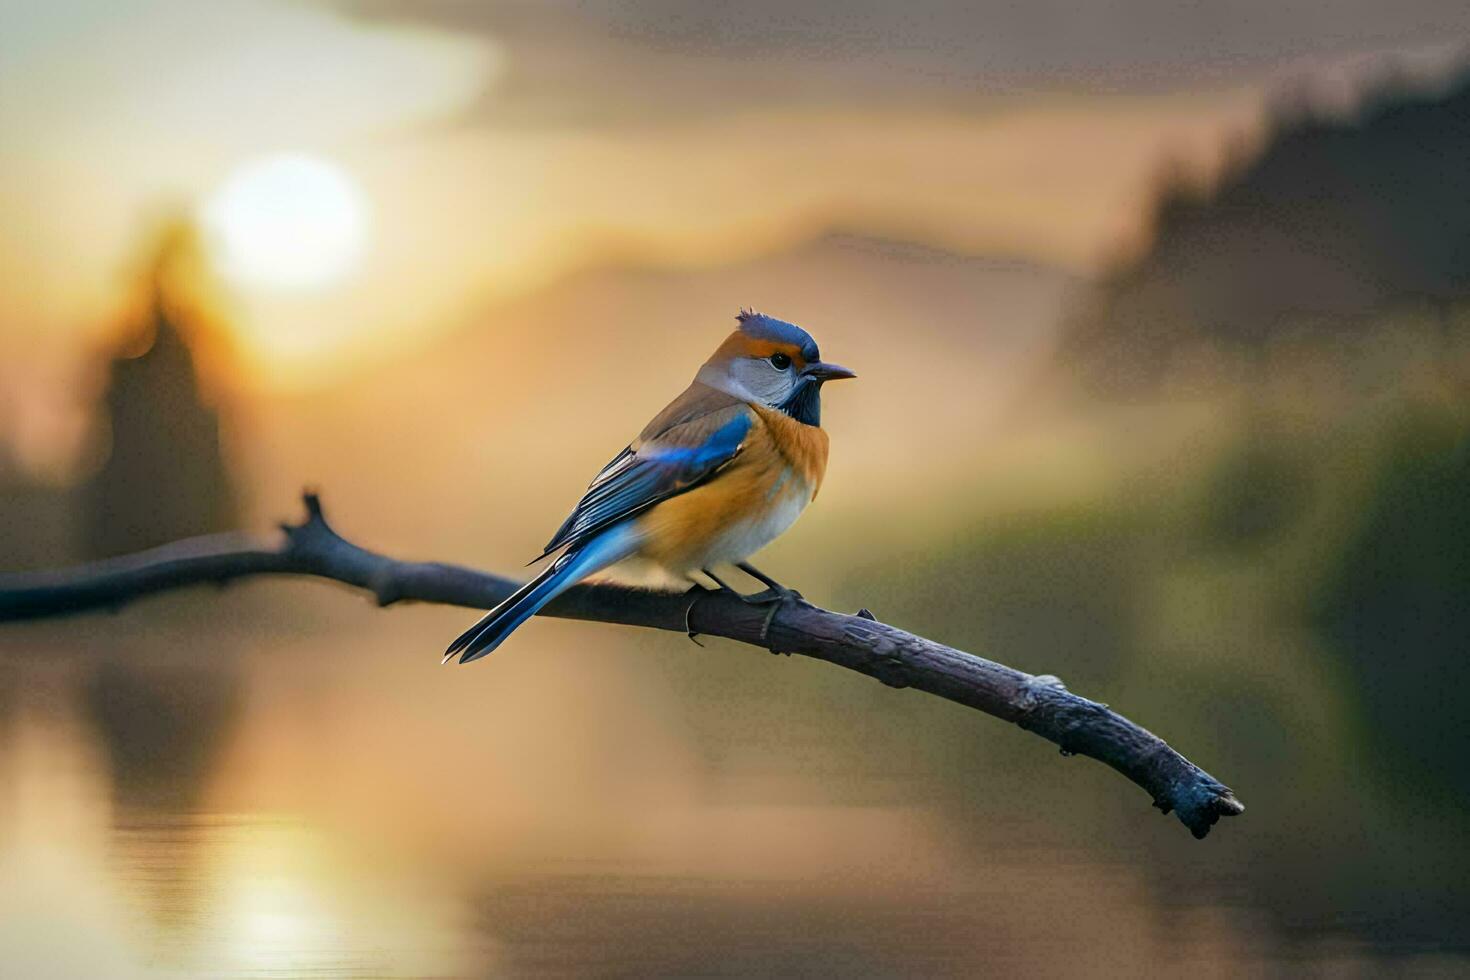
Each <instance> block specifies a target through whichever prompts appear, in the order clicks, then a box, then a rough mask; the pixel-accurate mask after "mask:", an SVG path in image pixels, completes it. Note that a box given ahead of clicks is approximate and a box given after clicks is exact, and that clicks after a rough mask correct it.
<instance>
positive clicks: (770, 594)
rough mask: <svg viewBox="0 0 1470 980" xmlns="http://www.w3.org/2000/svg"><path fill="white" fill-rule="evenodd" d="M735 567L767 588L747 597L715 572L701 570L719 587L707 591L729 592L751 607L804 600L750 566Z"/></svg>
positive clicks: (740, 565) (796, 593) (742, 564)
mask: <svg viewBox="0 0 1470 980" xmlns="http://www.w3.org/2000/svg"><path fill="white" fill-rule="evenodd" d="M735 567H736V568H739V569H740V570H741V571H743V572H745V574H747V575H749V576H751V577H752V578H754V579H758V580H759V581H761V582H763V583H765V585H766V588H765V589H764V590H763V591H761V592H756V593H754V594H752V595H746V594H745V593H744V592H739V591H737V590H736V589H734V588H731V586H730V585H729V583H727V582H726V581H725V580H724V579H722V578H720V577H719V576H718V575H716V574H715V573H714V572H712V571H710V570H709V569H708V568H701V569H700V571H701V572H703V573H704V574H705V575H707V576H709V578H710V580H711V581H712V582H714V583H715V584H716V585H718V586H719V588H718V589H713V590H706V591H714V592H728V593H729V594H730V595H732V596H734V597H735V598H737V599H739V600H740V601H741V602H743V603H746V604H747V605H751V606H765V605H769V604H771V603H773V602H784V601H786V600H787V599H795V600H797V601H801V600H802V596H801V593H800V592H797V591H796V590H795V589H788V588H786V586H784V585H782V584H781V583H779V582H777V581H775V580H774V579H771V578H768V577H766V576H765V575H762V574H760V573H759V572H755V571H753V570H752V569H751V568H750V567H749V566H747V565H745V564H744V563H741V564H739V565H736V566H735Z"/></svg>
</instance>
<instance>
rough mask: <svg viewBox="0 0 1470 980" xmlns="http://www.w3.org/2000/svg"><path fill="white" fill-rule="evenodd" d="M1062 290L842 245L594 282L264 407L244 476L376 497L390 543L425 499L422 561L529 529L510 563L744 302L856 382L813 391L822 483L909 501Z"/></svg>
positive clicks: (1025, 275) (623, 273)
mask: <svg viewBox="0 0 1470 980" xmlns="http://www.w3.org/2000/svg"><path fill="white" fill-rule="evenodd" d="M1075 286H1076V280H1075V279H1074V278H1073V277H1072V276H1070V275H1068V274H1067V273H1065V272H1063V271H1060V270H1058V269H1056V268H1052V267H1047V266H1043V265H1036V264H1033V263H1029V262H1024V261H1017V260H1011V259H997V258H988V257H975V256H964V255H957V254H953V253H950V252H946V251H942V250H937V249H933V248H929V247H926V246H921V245H915V244H910V243H905V242H895V241H887V240H881V239H875V238H869V237H861V236H857V235H851V234H841V233H832V234H826V235H823V236H820V237H817V238H815V239H812V240H809V241H807V242H805V243H803V244H800V245H797V246H796V247H793V248H791V249H789V250H786V251H782V252H778V253H775V254H770V255H765V256H761V257H757V258H754V259H750V260H744V261H740V262H736V263H731V264H729V265H725V266H719V267H714V268H678V267H666V266H665V267H659V266H652V265H644V264H638V263H623V264H606V265H602V266H599V267H596V268H590V269H587V270H584V271H581V272H579V273H576V274H574V275H571V276H569V277H567V278H565V279H563V280H561V281H558V282H556V283H554V284H552V285H550V286H548V287H546V288H543V289H541V290H538V291H535V292H532V293H530V294H527V295H524V296H521V297H519V298H516V299H513V300H511V301H508V302H504V303H498V304H496V305H494V306H491V307H489V308H487V309H484V310H483V311H481V312H478V313H474V314H472V315H469V316H467V317H466V326H465V327H464V328H463V329H461V330H459V331H457V332H452V333H450V334H448V335H446V337H445V339H443V340H442V341H439V342H437V343H436V344H434V345H431V346H429V347H427V348H425V349H423V350H421V351H419V352H417V353H414V354H411V355H408V356H407V357H405V358H404V359H403V360H401V361H397V362H395V363H393V364H392V365H390V366H387V367H384V368H382V369H379V370H376V371H373V372H370V373H367V374H364V375H362V376H359V377H357V378H354V379H352V380H350V381H349V382H347V383H346V384H344V385H341V386H337V387H335V388H333V389H331V390H324V391H319V392H312V393H308V394H303V395H299V396H292V397H280V398H274V399H272V400H271V402H270V403H269V404H268V405H265V406H262V407H260V408H259V409H258V411H259V412H261V413H262V414H261V415H260V416H259V418H258V419H257V420H256V423H257V424H258V425H259V426H260V429H259V430H258V431H256V432H255V434H254V435H253V437H251V438H250V439H248V440H246V442H247V443H248V446H247V451H249V452H251V453H254V454H257V455H258V458H257V460H256V461H254V462H252V463H251V465H250V469H251V471H252V472H253V473H258V474H262V475H263V476H265V477H266V478H267V479H278V480H279V483H278V484H276V485H274V486H272V487H269V488H267V489H266V491H265V492H264V494H263V497H262V499H263V500H264V501H268V502H270V503H271V505H272V506H273V507H275V508H277V510H278V509H279V506H280V503H279V502H280V501H282V500H289V499H290V497H291V495H292V494H293V493H294V492H295V491H296V490H297V489H299V486H300V484H301V482H302V481H303V480H310V481H315V482H319V483H320V484H321V485H322V486H324V487H328V488H332V489H335V488H338V487H341V488H343V489H341V490H340V491H338V494H337V495H338V496H347V495H350V496H352V497H355V498H357V499H358V500H359V501H361V502H362V503H364V504H366V503H368V499H367V495H365V494H364V493H363V491H362V484H363V481H364V480H365V479H371V480H372V481H373V484H374V485H373V494H372V498H373V503H374V504H376V506H374V507H373V510H372V513H371V517H370V518H367V517H365V518H364V519H365V520H368V519H370V520H371V521H372V524H371V525H370V526H373V527H374V528H376V529H379V530H386V531H389V532H391V530H392V528H393V527H394V526H395V525H399V526H402V522H404V521H409V520H413V521H420V522H421V521H423V520H426V519H430V517H429V515H422V514H421V502H422V501H423V500H425V499H430V498H432V499H433V500H434V501H435V502H436V509H437V513H436V514H435V515H432V521H433V523H434V524H435V525H440V524H442V525H443V526H445V527H446V528H450V529H452V530H451V531H449V532H448V533H449V535H450V536H448V537H446V538H445V539H442V540H439V541H437V542H436V544H437V545H439V546H442V547H445V548H447V549H450V550H451V551H453V549H454V548H456V547H457V546H458V547H463V546H464V542H465V533H464V531H465V529H466V528H475V527H479V528H483V529H484V530H485V531H486V532H491V531H495V532H497V533H498V532H499V531H500V530H501V529H500V528H499V527H498V526H495V527H492V526H487V525H486V522H493V521H495V520H496V518H495V516H494V512H495V510H496V504H497V502H501V503H503V504H504V505H505V507H506V508H507V509H512V508H513V509H514V511H515V512H518V513H520V514H521V515H523V516H524V515H526V514H527V511H528V510H534V511H535V519H536V520H537V521H539V522H540V524H539V525H537V526H536V527H535V533H534V534H530V535H529V536H528V537H527V538H526V539H525V541H520V540H519V539H517V541H516V544H515V547H514V548H512V547H511V544H510V542H508V541H507V542H505V543H504V544H503V545H502V546H503V547H505V548H506V549H507V551H506V553H507V554H509V555H512V556H513V555H516V554H519V553H520V551H521V550H524V548H525V547H527V546H532V544H531V541H532V538H537V537H541V536H543V535H541V531H542V530H543V527H542V526H541V525H545V526H547V527H554V526H555V525H556V524H557V523H558V522H559V521H560V519H561V517H562V516H564V515H562V514H561V513H560V512H561V511H562V510H564V509H565V508H566V507H569V506H570V505H571V504H572V503H574V502H575V498H576V495H577V492H578V491H579V490H580V488H581V487H583V486H585V485H586V481H587V480H588V479H589V478H590V477H591V475H592V474H593V473H595V472H596V471H597V469H598V468H599V467H600V466H601V465H602V464H603V463H605V462H606V461H607V458H608V457H610V456H611V455H612V454H613V453H614V452H616V451H617V449H618V448H620V447H621V446H623V445H624V444H625V443H626V442H627V441H628V439H630V438H631V437H632V436H634V435H636V433H637V431H638V429H639V428H640V427H641V426H642V424H643V422H644V421H645V420H646V419H648V418H649V417H651V416H652V415H653V414H654V413H655V412H657V411H658V410H659V409H660V408H661V407H662V406H663V405H664V404H665V403H666V402H667V401H668V400H669V399H670V398H672V397H673V396H674V395H676V394H677V393H678V392H679V391H680V390H682V388H683V387H684V386H685V385H686V384H688V382H689V380H690V379H691V378H692V377H693V374H694V371H695V369H696V368H697V367H698V365H699V364H700V363H701V362H702V361H703V360H704V359H705V358H706V357H707V356H709V353H710V352H711V351H712V350H713V349H714V347H715V346H716V344H717V343H718V342H719V341H720V339H721V338H723V337H724V336H725V334H726V333H728V332H729V331H730V330H733V329H734V327H735V321H734V314H735V312H736V310H737V309H738V308H739V307H741V306H742V305H745V306H753V307H755V308H757V309H760V310H763V311H766V312H769V313H771V314H774V315H777V316H781V317H784V318H787V319H790V320H794V321H795V322H797V323H800V324H802V325H804V326H806V327H808V328H809V329H810V330H811V331H812V333H813V334H814V335H815V336H816V337H817V339H818V341H819V342H820V343H821V346H822V353H823V355H824V356H826V357H828V358H830V359H832V360H835V361H838V362H839V363H843V364H846V365H848V366H850V367H852V368H853V369H854V370H856V371H857V372H858V374H859V376H860V380H858V381H856V382H853V383H852V387H849V388H846V389H844V388H843V387H841V386H834V388H833V389H832V390H831V391H830V393H829V401H828V410H827V412H826V413H825V416H824V423H825V424H826V425H827V427H828V428H829V429H830V430H831V431H832V432H833V439H834V444H835V445H836V446H838V449H837V450H836V451H835V452H834V456H833V467H834V471H833V478H832V480H831V481H830V482H831V483H832V485H833V486H834V487H837V486H838V485H839V473H841V474H842V475H841V477H840V484H841V485H843V486H845V487H847V488H849V489H850V490H855V489H856V488H857V487H859V486H861V487H864V488H866V490H867V491H868V492H869V493H870V494H875V493H879V492H883V491H885V490H886V491H891V492H893V493H895V494H899V495H917V494H918V493H919V492H920V491H922V489H923V485H922V484H921V483H915V480H914V478H915V477H916V476H918V475H921V474H933V473H938V472H940V471H942V470H943V469H944V468H945V467H949V466H964V465H967V462H966V460H967V459H968V457H967V456H966V454H963V453H961V454H956V453H955V452H954V444H955V439H956V438H957V437H958V438H963V440H964V442H965V443H966V445H967V446H972V445H982V444H983V443H984V433H985V432H986V431H987V430H988V429H991V428H993V427H994V426H996V425H997V424H999V423H1001V422H1002V421H1003V419H1004V418H1005V412H1006V410H1007V406H1008V405H1009V404H1010V403H1011V402H1012V400H1013V399H1014V397H1015V395H1016V394H1017V393H1018V392H1019V391H1021V390H1022V389H1023V388H1024V387H1025V386H1026V385H1027V384H1028V383H1029V381H1030V380H1031V379H1032V378H1033V377H1034V376H1035V375H1036V373H1037V372H1038V371H1040V370H1041V369H1042V367H1043V366H1044V365H1045V364H1046V363H1047V362H1048V360H1049V358H1050V356H1051V354H1052V351H1053V349H1054V343H1055V338H1056V333H1057V329H1058V325H1059V324H1060V323H1061V321H1062V312H1063V309H1064V308H1065V304H1066V302H1067V301H1068V298H1069V297H1070V296H1071V295H1072V293H1073V291H1074V289H1075ZM589 406H597V407H596V408H595V409H592V410H589ZM302 420H310V424H303V423H302ZM957 434H959V435H958V436H957ZM326 447H330V450H331V451H330V452H324V451H323V449H324V448H326ZM385 447H391V453H392V461H393V465H392V466H391V467H387V466H385V465H384V460H385ZM844 470H845V471H846V472H843V471H844ZM853 471H856V472H853ZM547 488H554V490H552V491H551V492H548V490H547ZM829 492H830V493H839V492H841V491H838V490H835V489H834V490H832V491H829ZM451 515H453V516H451ZM259 516H260V517H261V518H264V517H267V516H278V515H277V512H276V511H269V512H262V513H261V514H260V515H259ZM500 519H501V520H504V519H505V518H503V517H502V518H500ZM456 524H458V527H456ZM422 527H423V525H422V523H417V524H415V535H417V533H418V532H419V531H421V530H422ZM517 529H518V530H525V529H524V528H521V527H520V523H519V522H518V523H517ZM416 540H420V541H421V540H422V539H421V538H417V537H416ZM502 540H503V538H502ZM534 543H535V544H540V543H541V542H540V541H539V540H537V541H535V542H534ZM466 557H468V555H466ZM482 557H483V556H482Z"/></svg>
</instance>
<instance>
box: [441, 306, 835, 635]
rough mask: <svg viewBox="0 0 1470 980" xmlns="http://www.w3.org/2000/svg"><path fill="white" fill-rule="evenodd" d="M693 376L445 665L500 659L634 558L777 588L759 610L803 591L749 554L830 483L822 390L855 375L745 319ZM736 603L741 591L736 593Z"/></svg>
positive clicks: (795, 330) (790, 336) (796, 330)
mask: <svg viewBox="0 0 1470 980" xmlns="http://www.w3.org/2000/svg"><path fill="white" fill-rule="evenodd" d="M736 319H737V320H738V321H739V323H740V326H739V329H737V330H736V331H735V332H734V333H732V334H730V336H729V337H727V338H725V342H724V343H722V344H721V345H720V346H719V348H718V349H716V350H715V352H714V354H712V355H711V356H710V359H709V360H707V361H705V362H704V364H703V366H701V367H700V369H699V373H698V374H696V375H695V376H694V381H693V383H692V384H690V385H689V387H688V388H686V389H685V390H684V393H683V394H681V395H680V396H679V397H678V398H675V399H674V400H673V401H672V402H670V403H669V405H668V407H667V408H665V409H664V410H663V411H662V412H659V413H658V414H657V415H655V416H654V417H653V421H652V422H649V423H648V425H647V426H646V427H644V429H643V431H642V432H641V433H639V435H638V438H637V439H634V440H633V442H632V443H631V444H629V445H628V446H627V447H626V448H625V449H624V450H623V451H622V452H620V453H618V454H617V455H616V456H614V457H613V458H612V461H611V462H610V463H608V464H607V465H606V466H604V467H603V468H602V471H601V472H600V473H598V474H597V476H596V477H595V478H594V479H593V480H592V484H591V486H589V487H588V488H587V492H586V493H585V494H583V495H582V499H581V501H580V502H578V504H577V507H576V509H575V510H573V511H572V513H571V516H570V517H568V518H567V519H566V521H565V522H564V523H563V524H562V526H561V528H560V529H559V530H558V531H557V532H556V534H555V535H553V536H552V538H551V541H550V542H549V543H548V544H547V545H546V549H545V550H544V551H543V552H542V553H541V555H540V556H539V557H538V558H537V559H536V561H540V560H541V559H542V558H546V557H549V556H550V555H552V554H554V553H556V552H557V551H561V554H560V555H559V556H558V557H557V558H556V560H555V561H553V562H552V563H551V564H550V565H549V566H548V567H547V568H546V570H545V571H543V572H542V573H541V574H540V575H538V576H536V577H535V578H534V579H532V580H531V581H530V582H527V583H526V584H525V585H523V586H522V587H521V588H520V589H519V590H517V591H516V593H515V594H514V595H512V596H511V597H510V598H509V599H506V600H505V601H504V602H502V603H501V604H500V605H498V606H496V607H495V608H494V609H492V610H490V612H488V613H487V614H486V615H485V617H484V618H483V619H481V620H480V621H479V622H478V623H476V624H475V625H474V626H472V627H470V628H469V629H468V630H466V631H465V632H464V633H463V634H462V635H461V636H460V637H459V639H457V640H455V641H454V642H453V643H451V644H450V645H449V649H448V651H446V652H445V654H444V660H445V662H446V663H447V662H448V661H449V659H450V658H451V657H453V656H454V655H455V654H460V658H459V659H460V663H469V662H470V661H472V660H478V659H479V658H480V657H483V656H485V655H486V654H487V653H490V652H491V651H492V650H494V649H495V648H496V647H498V646H500V644H501V643H503V642H504V641H505V638H506V637H507V636H509V635H510V634H511V633H512V632H513V631H514V630H515V629H516V627H518V626H520V625H521V624H522V623H524V622H525V621H526V620H527V619H530V618H531V617H532V616H533V615H535V614H536V611H537V610H539V609H540V608H541V607H542V606H544V605H546V604H547V603H548V602H550V601H551V600H552V599H554V598H556V597H557V596H558V595H561V593H563V592H565V591H566V590H567V589H569V588H571V587H572V586H573V585H575V584H577V583H578V582H580V581H582V580H583V579H585V578H587V577H588V576H589V575H594V574H596V573H597V572H600V571H602V570H603V569H605V568H607V567H608V566H609V565H613V564H615V563H617V562H620V561H622V560H624V559H626V558H634V557H637V558H644V559H648V560H650V561H652V562H653V563H655V564H657V565H659V566H662V567H663V568H664V569H666V570H667V571H669V572H671V573H673V574H675V575H677V576H681V577H685V578H692V576H693V573H695V572H697V571H698V572H703V573H704V574H705V575H707V576H709V578H710V579H711V581H713V582H715V583H716V584H717V585H718V586H719V587H720V589H721V590H725V591H731V592H733V591H734V590H733V589H731V588H730V587H729V586H728V585H726V584H725V583H724V582H723V581H721V580H720V579H719V578H718V577H716V576H715V574H714V573H713V572H712V571H711V570H710V569H711V568H712V567H713V566H714V565H718V564H725V563H728V564H733V565H735V566H736V567H737V568H739V569H740V570H741V571H743V572H745V573H746V574H747V575H750V576H751V577H752V578H755V579H757V580H759V581H760V582H762V583H764V584H765V585H766V586H767V589H766V591H764V592H762V593H760V594H758V595H755V596H741V598H743V599H745V600H746V601H749V602H767V601H778V600H780V599H782V598H783V597H785V596H788V595H792V594H793V593H792V592H791V591H790V590H789V589H786V588H784V587H783V586H781V585H780V584H778V583H777V582H776V581H774V580H773V579H771V578H770V577H769V576H767V575H765V574H763V573H762V572H760V571H758V570H757V569H756V568H754V567H753V566H751V565H749V564H748V563H746V561H745V559H746V558H748V557H749V556H750V555H752V554H754V553H755V552H757V551H759V550H760V549H761V548H763V547H765V546H766V545H767V544H769V543H770V542H772V541H774V540H775V539H776V538H777V537H779V536H780V535H781V534H782V532H784V531H785V530H786V529H787V528H788V527H790V526H791V525H792V523H793V522H794V521H795V520H796V518H797V517H798V516H799V515H800V514H801V512H802V511H803V510H804V509H805V508H806V505H807V504H809V503H811V502H812V498H813V497H815V496H816V495H817V490H818V489H819V488H820V487H821V485H822V475H823V474H824V473H825V472H826V469H827V433H825V432H823V431H822V428H821V421H822V385H823V384H824V383H826V382H828V381H835V380H837V379H838V378H852V377H855V376H856V375H854V374H853V373H852V372H851V371H849V370H848V369H847V368H845V367H841V366H839V365H836V364H829V363H827V362H826V361H823V360H822V358H821V355H820V354H819V352H818V351H817V342H816V341H815V340H813V339H812V338H811V335H810V334H808V333H807V332H806V331H805V330H803V329H801V328H800V327H798V326H797V325H796V324H794V323H787V322H786V321H784V320H777V319H776V318H775V317H769V316H764V315H762V314H760V313H755V312H752V311H749V310H742V311H741V312H740V315H739V316H738V317H737V318H736ZM736 594H737V595H738V594H739V593H736Z"/></svg>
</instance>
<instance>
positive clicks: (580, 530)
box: [540, 386, 754, 558]
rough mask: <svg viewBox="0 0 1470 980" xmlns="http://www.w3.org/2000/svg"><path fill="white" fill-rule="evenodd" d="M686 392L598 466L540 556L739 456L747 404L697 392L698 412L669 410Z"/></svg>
mask: <svg viewBox="0 0 1470 980" xmlns="http://www.w3.org/2000/svg"><path fill="white" fill-rule="evenodd" d="M701 387H702V386H701ZM691 391H692V389H691ZM689 394H690V392H686V393H685V395H684V396H681V398H680V399H676V400H675V402H674V403H673V404H672V405H670V406H669V409H665V411H664V412H663V413H661V415H660V417H659V418H655V420H654V422H653V423H650V425H649V427H648V428H646V429H644V430H643V434H642V435H640V436H639V437H638V439H637V440H636V441H634V442H633V444H632V445H630V446H628V447H627V448H626V449H624V450H623V451H622V452H620V453H618V455H617V456H615V457H613V459H612V461H611V462H609V463H608V464H607V465H606V466H604V467H603V468H602V471H601V472H600V473H598V474H597V477H596V478H595V479H594V480H593V481H592V485H591V486H589V487H588V488H587V492H586V493H585V494H583V495H582V499H581V501H580V502H579V503H578V504H577V507H576V509H575V510H573V511H572V513H571V516H570V517H568V518H567V519H566V521H565V522H564V523H563V524H562V526H561V528H560V529H559V530H558V531H557V532H556V534H555V535H554V536H553V537H552V539H551V541H550V542H549V543H548V544H547V545H546V550H545V551H544V552H542V553H541V556H540V557H542V558H544V557H546V556H547V555H549V554H551V553H552V552H553V551H555V550H557V549H558V548H561V547H563V546H566V547H573V548H574V547H576V546H578V545H580V544H582V543H584V542H586V541H587V540H588V539H589V538H590V537H592V536H593V535H595V534H597V533H598V532H599V531H602V530H603V529H605V528H607V527H610V526H612V525H613V524H616V523H618V522H619V521H624V520H627V519H628V518H630V517H632V516H634V515H635V514H638V513H640V512H642V511H644V510H647V509H648V508H649V507H652V506H653V505H654V504H656V503H658V502H659V501H662V500H667V499H668V498H670V497H673V496H676V495H678V494H681V493H684V492H685V491H686V490H692V489H693V488H694V487H697V486H699V484H701V483H703V482H704V481H705V480H708V479H709V478H710V477H711V476H713V475H714V474H715V473H716V472H718V471H719V470H720V469H721V468H722V467H724V466H725V465H727V464H728V463H729V462H730V461H731V460H733V459H734V458H735V457H736V456H737V455H738V454H739V452H740V449H741V447H742V446H743V445H744V443H745V437H746V435H747V434H748V433H749V432H750V429H751V426H752V425H753V424H754V419H753V416H752V413H751V410H750V409H749V407H747V406H746V405H745V404H744V403H742V402H740V401H739V400H737V399H734V398H731V397H729V396H724V397H723V398H722V399H713V398H709V397H703V393H696V394H698V395H701V397H700V398H699V401H700V402H701V403H702V404H700V405H699V406H698V409H700V410H696V411H682V410H681V411H674V412H671V411H670V410H671V409H675V408H676V407H677V406H679V404H680V401H683V400H685V399H686V398H687V396H688V395H689ZM716 404H718V405H719V407H715V406H716ZM693 407H694V406H686V408H693ZM665 415H668V416H671V418H670V420H669V421H670V423H671V424H661V420H662V419H663V417H664V416H665Z"/></svg>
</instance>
